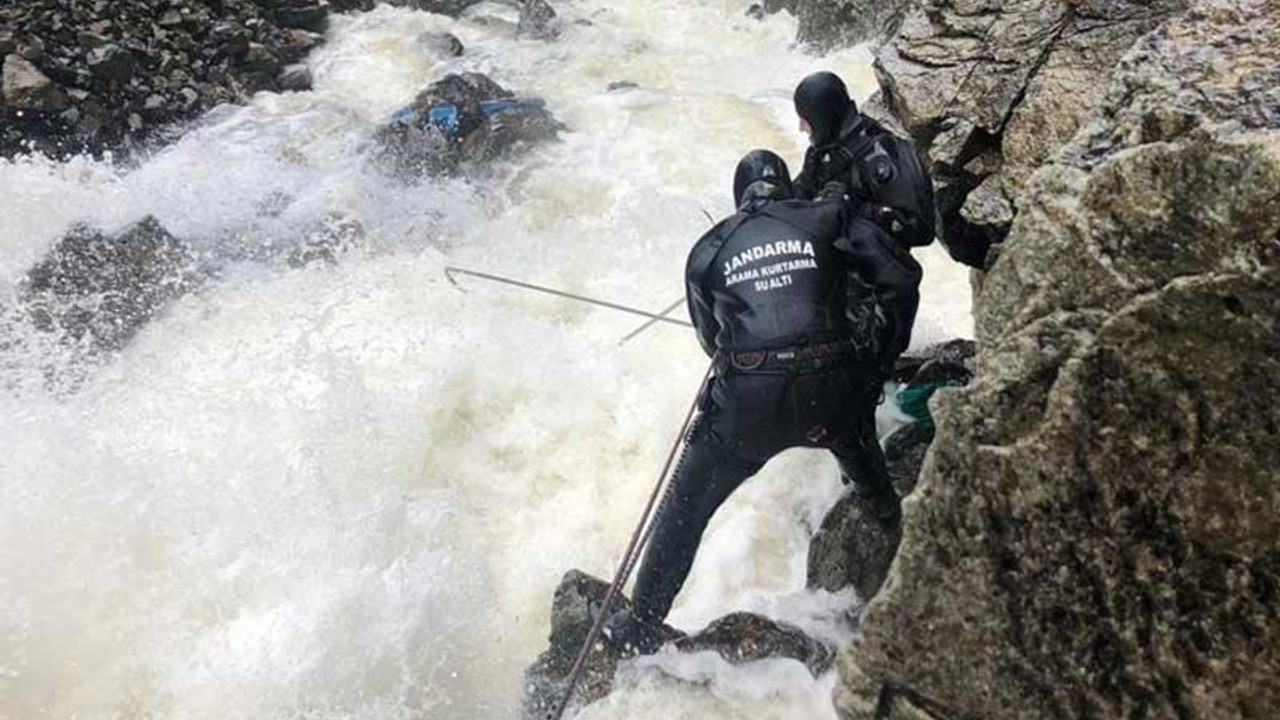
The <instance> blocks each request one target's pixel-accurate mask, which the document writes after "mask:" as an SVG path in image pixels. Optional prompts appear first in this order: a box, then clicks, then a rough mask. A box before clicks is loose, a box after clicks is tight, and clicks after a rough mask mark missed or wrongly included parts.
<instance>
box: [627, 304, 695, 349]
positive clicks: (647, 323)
mask: <svg viewBox="0 0 1280 720" xmlns="http://www.w3.org/2000/svg"><path fill="white" fill-rule="evenodd" d="M681 305H684V298H680V299H679V300H677V301H675V302H673V303H671V304H670V305H668V306H667V308H666V309H665V310H663V311H662V312H660V313H658V314H659V315H662V316H663V317H666V316H667V313H669V312H671V311H672V310H675V309H676V308H678V307H680V306H681ZM656 322H658V319H657V318H649V319H648V320H646V321H645V323H644V324H643V325H641V326H640V327H638V328H636V329H635V330H632V331H631V332H629V333H627V336H626V337H624V338H622V339H621V340H619V341H618V344H619V345H626V344H627V341H628V340H630V339H631V338H633V337H635V336H637V335H639V334H640V333H642V332H644V331H645V330H648V329H649V328H651V327H653V325H654V323H656Z"/></svg>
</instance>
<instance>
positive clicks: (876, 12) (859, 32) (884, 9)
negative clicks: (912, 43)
mask: <svg viewBox="0 0 1280 720" xmlns="http://www.w3.org/2000/svg"><path fill="white" fill-rule="evenodd" d="M911 4H912V3H911V0H882V1H880V2H877V1H876V0H793V2H792V7H791V8H790V9H791V11H792V13H794V14H795V16H796V19H797V20H799V21H800V28H799V30H798V31H797V34H796V41H797V42H799V43H800V44H801V45H805V46H807V47H809V48H810V49H812V50H816V51H819V52H826V51H830V50H833V49H835V48H838V47H846V46H849V45H856V44H858V43H862V42H872V43H881V42H884V41H886V40H888V39H889V38H892V37H893V36H894V34H895V33H897V32H898V28H899V27H900V26H901V25H902V20H903V18H904V17H905V16H906V14H907V8H908V7H909V6H910V5H911Z"/></svg>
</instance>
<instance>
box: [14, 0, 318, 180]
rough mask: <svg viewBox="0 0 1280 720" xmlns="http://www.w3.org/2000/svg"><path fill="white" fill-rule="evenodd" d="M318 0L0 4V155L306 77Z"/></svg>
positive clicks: (83, 147)
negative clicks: (303, 64) (304, 68)
mask: <svg viewBox="0 0 1280 720" xmlns="http://www.w3.org/2000/svg"><path fill="white" fill-rule="evenodd" d="M330 9H331V7H330V5H329V4H328V3H327V2H324V1H323V0H273V1H271V2H267V1H266V0H218V1H217V2H194V1H192V0H113V1H112V2H68V0H32V1H31V2H20V3H19V2H15V3H5V4H3V5H0V50H3V52H0V58H2V61H3V64H4V70H3V76H4V90H3V94H2V96H0V156H6V157H7V156H12V155H13V154H15V153H19V152H25V151H28V150H36V151H39V152H43V153H45V154H48V155H51V156H54V157H63V156H67V155H71V154H74V153H77V152H82V151H88V152H92V153H95V154H98V153H101V152H103V151H105V150H116V149H124V148H128V147H133V146H136V145H138V144H140V143H145V142H148V141H150V140H152V139H156V138H158V137H159V136H160V135H161V134H162V133H163V132H164V130H165V129H166V128H169V127H172V126H174V125H175V124H177V123H181V122H183V121H186V120H191V119H194V118H196V117H198V116H199V115H200V114H202V113H203V112H204V111H206V110H208V109H209V108H211V107H213V106H215V105H219V104H222V103H235V102H243V101H245V100H247V99H248V98H249V97H250V96H251V95H253V94H254V93H256V92H259V91H263V90H270V91H282V90H289V89H304V88H307V87H309V86H310V83H309V81H307V82H304V81H303V80H304V75H303V74H302V72H301V70H300V69H299V68H297V67H292V68H291V67H290V66H293V65H296V64H297V63H299V62H300V61H301V60H302V59H303V58H305V57H306V55H307V53H308V52H310V51H311V49H312V48H314V47H315V46H316V45H318V44H319V43H320V42H321V41H322V39H323V36H322V33H323V32H324V30H325V28H326V26H327V22H328V14H329V12H330Z"/></svg>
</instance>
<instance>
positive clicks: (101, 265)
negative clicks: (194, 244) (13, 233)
mask: <svg viewBox="0 0 1280 720" xmlns="http://www.w3.org/2000/svg"><path fill="white" fill-rule="evenodd" d="M199 278H200V276H199V274H198V273H197V271H196V268H195V263H194V261H193V258H192V256H191V253H190V252H189V251H188V250H187V247H186V245H185V244H184V243H183V242H182V241H181V240H179V239H177V238H176V237H174V236H173V235H172V234H170V233H169V231H168V230H166V229H165V228H164V226H162V225H161V224H160V223H159V222H158V221H157V220H156V219H155V218H152V217H147V218H144V219H143V220H141V221H139V222H137V223H135V224H133V225H131V226H129V227H127V228H125V229H124V230H122V231H120V232H117V233H114V234H106V233H104V232H102V231H100V230H96V229H93V228H89V227H83V226H82V227H77V228H75V229H73V230H72V231H71V232H69V233H67V235H66V236H65V237H63V238H62V239H61V240H59V241H58V243H57V244H56V245H54V247H53V249H52V250H50V251H49V253H48V255H46V256H45V258H44V259H43V260H41V261H40V262H39V263H37V264H36V265H35V266H34V267H32V268H31V270H29V271H28V272H27V277H26V280H25V282H24V283H23V286H22V296H21V301H22V305H23V307H24V309H25V311H26V313H27V314H28V316H29V317H30V319H31V323H32V324H33V325H34V326H35V327H36V328H38V329H40V330H43V331H46V332H50V333H55V334H57V335H58V336H60V337H61V338H62V339H63V340H65V341H66V342H69V343H72V344H76V345H79V346H81V347H83V348H84V349H85V350H86V351H87V352H90V353H101V352H111V351H115V350H119V349H121V348H123V347H124V346H125V344H126V343H127V342H128V341H129V339H130V338H131V337H133V335H134V334H135V333H136V332H137V331H138V330H139V329H141V328H142V327H143V326H144V325H145V324H146V323H147V322H148V321H149V320H150V319H151V318H152V317H154V316H155V315H156V314H157V313H159V312H160V311H162V310H163V309H164V307H165V306H166V305H167V304H168V303H169V302H171V301H173V300H174V299H176V298H178V297H181V296H182V295H184V294H186V293H187V292H190V291H191V290H192V289H194V288H195V287H197V285H198V284H199Z"/></svg>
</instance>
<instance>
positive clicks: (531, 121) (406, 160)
mask: <svg viewBox="0 0 1280 720" xmlns="http://www.w3.org/2000/svg"><path fill="white" fill-rule="evenodd" d="M433 111H437V112H442V113H443V114H440V115H438V116H437V117H433V116H432V112H433ZM563 129H565V127H564V125H562V124H561V123H560V122H559V121H558V120H556V119H555V117H554V116H553V115H552V114H551V113H550V112H549V111H547V109H546V108H545V107H544V106H543V104H542V102H541V100H538V99H536V98H518V97H516V95H515V94H514V93H512V92H511V91H510V90H508V89H506V88H504V87H502V86H501V85H499V84H498V83H496V82H494V81H493V80H492V79H490V78H489V77H488V76H486V75H483V74H481V73H462V74H450V75H446V76H445V77H443V78H441V79H440V80H438V81H436V82H434V83H432V84H431V85H430V86H429V87H427V88H426V89H425V90H423V91H422V92H421V93H419V94H418V96H417V97H416V98H414V100H413V102H412V103H410V104H409V105H408V106H407V107H405V108H404V109H403V110H401V111H400V112H399V113H397V114H396V116H395V117H393V118H392V120H391V121H389V122H388V123H387V124H386V125H385V126H384V127H382V128H381V129H379V130H378V132H377V133H376V135H375V138H374V143H375V154H376V156H377V157H378V158H379V160H380V161H381V162H382V163H383V164H384V165H385V166H387V167H388V168H390V169H392V170H393V171H395V172H397V173H398V174H401V175H403V176H406V177H416V176H422V175H452V174H456V173H459V172H463V171H467V170H472V169H476V168H479V167H483V166H485V165H488V164H490V163H493V162H495V161H499V160H504V159H509V158H512V157H515V156H517V155H519V154H520V153H522V152H524V151H526V150H528V149H529V148H531V147H533V146H534V145H536V144H538V143H542V142H548V141H551V140H554V139H556V137H557V135H558V133H559V132H560V131H561V130H563Z"/></svg>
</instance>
